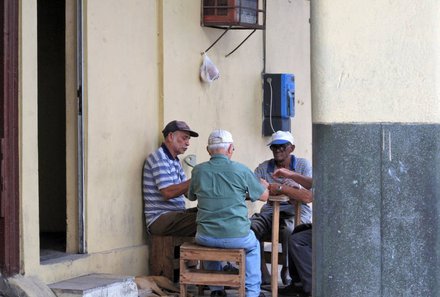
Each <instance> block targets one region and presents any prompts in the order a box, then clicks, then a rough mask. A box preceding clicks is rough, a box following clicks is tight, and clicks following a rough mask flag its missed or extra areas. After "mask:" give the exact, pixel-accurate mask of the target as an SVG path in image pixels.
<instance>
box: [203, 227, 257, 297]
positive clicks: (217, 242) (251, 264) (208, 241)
mask: <svg viewBox="0 0 440 297" xmlns="http://www.w3.org/2000/svg"><path fill="white" fill-rule="evenodd" d="M196 242H197V243H198V244H200V245H204V246H209V247H218V248H224V249H237V248H243V249H244V250H245V252H246V280H245V287H246V297H258V296H259V295H260V285H261V270H260V265H261V264H260V261H261V259H260V242H259V241H258V240H257V238H256V237H255V234H254V231H252V230H249V234H248V235H247V236H245V237H235V238H214V237H209V236H204V235H200V234H198V233H197V234H196ZM205 269H209V270H222V265H221V262H218V261H208V262H206V265H205ZM210 289H211V291H213V290H221V289H222V287H210Z"/></svg>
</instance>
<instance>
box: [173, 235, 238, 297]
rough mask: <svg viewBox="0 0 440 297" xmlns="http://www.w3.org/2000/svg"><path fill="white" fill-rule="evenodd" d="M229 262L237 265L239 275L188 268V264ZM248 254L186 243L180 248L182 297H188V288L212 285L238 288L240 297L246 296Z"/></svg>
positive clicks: (235, 250) (236, 250)
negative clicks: (189, 286) (190, 286)
mask: <svg viewBox="0 0 440 297" xmlns="http://www.w3.org/2000/svg"><path fill="white" fill-rule="evenodd" d="M192 260H199V261H229V262H231V263H237V265H238V273H237V272H232V271H207V270H204V269H203V268H202V267H200V268H199V269H197V268H188V267H187V262H188V261H192ZM245 263H246V253H245V251H244V249H221V248H212V247H206V246H201V245H197V244H195V243H188V242H185V243H184V244H182V245H181V246H180V297H186V289H187V288H186V286H187V285H189V284H192V285H212V286H214V285H215V286H229V287H236V288H238V296H241V297H244V296H245V273H246V264H245Z"/></svg>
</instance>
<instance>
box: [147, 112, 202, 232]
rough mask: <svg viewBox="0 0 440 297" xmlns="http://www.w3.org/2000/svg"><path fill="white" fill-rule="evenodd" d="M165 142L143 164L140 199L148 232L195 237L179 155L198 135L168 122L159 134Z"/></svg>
mask: <svg viewBox="0 0 440 297" xmlns="http://www.w3.org/2000/svg"><path fill="white" fill-rule="evenodd" d="M162 134H163V137H164V141H163V143H162V145H161V146H160V147H159V148H158V149H157V150H156V151H154V152H153V153H151V154H150V155H149V156H148V157H147V159H146V160H145V163H144V169H143V187H142V191H143V198H144V213H145V220H146V225H147V229H148V232H149V233H150V234H157V235H177V236H194V235H195V233H196V211H197V209H196V208H191V209H185V196H184V195H185V194H187V193H188V188H189V184H190V180H189V179H187V178H186V176H185V173H184V172H183V169H182V166H181V164H180V161H179V158H178V157H177V156H178V155H181V154H183V153H185V151H186V150H187V149H188V146H189V140H190V138H191V137H198V136H199V134H198V133H197V132H194V131H193V130H191V128H190V127H189V126H188V125H187V124H186V123H185V122H183V121H176V120H174V121H171V122H169V123H168V124H167V125H166V126H165V128H164V129H163V130H162Z"/></svg>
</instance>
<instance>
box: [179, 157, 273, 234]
mask: <svg viewBox="0 0 440 297" xmlns="http://www.w3.org/2000/svg"><path fill="white" fill-rule="evenodd" d="M264 191H265V188H264V187H263V186H262V185H261V184H260V181H259V180H258V179H257V177H256V176H255V175H254V173H253V172H252V171H251V170H250V169H249V168H247V167H246V166H244V165H243V164H240V163H238V162H234V161H231V160H229V159H228V158H227V157H226V156H225V155H213V156H211V159H210V160H209V161H208V162H204V163H201V164H199V165H197V166H195V167H194V169H193V171H192V174H191V185H190V187H189V195H188V199H189V200H193V201H194V200H198V204H197V207H198V212H197V232H198V233H199V234H201V235H206V236H211V237H215V238H233V237H244V236H247V235H248V234H249V229H250V221H249V219H248V209H247V206H246V202H245V199H246V196H248V197H249V198H250V200H251V201H256V200H258V199H259V198H260V196H261V195H262V194H263V193H264Z"/></svg>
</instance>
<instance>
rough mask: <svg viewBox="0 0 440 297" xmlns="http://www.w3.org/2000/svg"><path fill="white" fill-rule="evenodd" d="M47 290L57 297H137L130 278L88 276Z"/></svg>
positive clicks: (58, 284) (106, 275)
mask: <svg viewBox="0 0 440 297" xmlns="http://www.w3.org/2000/svg"><path fill="white" fill-rule="evenodd" d="M49 288H51V289H52V291H53V292H54V293H55V295H56V296H57V297H138V289H137V286H136V283H135V282H134V277H132V276H119V275H111V274H89V275H84V276H80V277H76V278H72V279H68V280H64V281H61V282H58V283H54V284H50V285H49Z"/></svg>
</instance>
